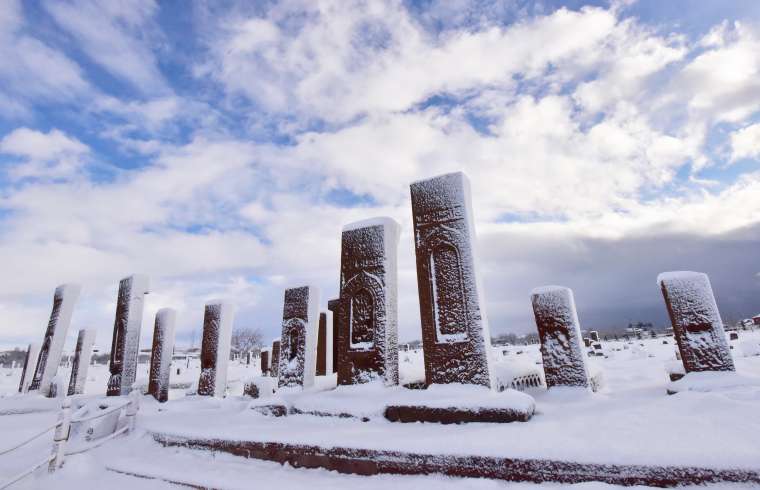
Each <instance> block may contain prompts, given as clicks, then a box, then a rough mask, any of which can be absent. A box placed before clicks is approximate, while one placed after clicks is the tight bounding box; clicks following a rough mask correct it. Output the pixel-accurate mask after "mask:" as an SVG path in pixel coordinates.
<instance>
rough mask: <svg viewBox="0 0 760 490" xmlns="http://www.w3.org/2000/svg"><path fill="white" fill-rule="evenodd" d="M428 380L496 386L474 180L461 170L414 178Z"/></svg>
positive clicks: (415, 225)
mask: <svg viewBox="0 0 760 490" xmlns="http://www.w3.org/2000/svg"><path fill="white" fill-rule="evenodd" d="M411 195H412V217H413V220H414V230H413V231H414V244H415V253H416V259H417V287H418V292H419V302H420V320H421V322H422V342H423V347H424V349H423V350H424V358H425V380H426V382H427V384H433V383H465V384H477V385H484V386H488V387H490V386H492V380H491V376H492V374H491V370H490V366H489V363H490V360H489V355H488V353H489V352H490V349H491V335H490V333H489V328H488V321H487V319H486V315H485V310H484V309H483V308H484V305H485V302H484V301H483V298H482V293H483V288H482V285H481V284H479V280H478V277H477V271H476V267H477V256H476V252H475V243H474V242H475V227H474V220H473V215H472V204H471V197H470V185H469V181H468V179H467V177H465V175H464V174H462V173H461V172H457V173H452V174H446V175H441V176H439V177H435V178H432V179H427V180H422V181H419V182H415V183H413V184H411Z"/></svg>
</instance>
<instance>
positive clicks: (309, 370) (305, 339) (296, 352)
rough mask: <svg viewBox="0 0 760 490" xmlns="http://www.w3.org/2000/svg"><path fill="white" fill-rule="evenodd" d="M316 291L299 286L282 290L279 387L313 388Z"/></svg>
mask: <svg viewBox="0 0 760 490" xmlns="http://www.w3.org/2000/svg"><path fill="white" fill-rule="evenodd" d="M318 322H319V290H318V289H317V288H315V287H314V286H303V287H299V288H292V289H287V290H285V305H284V308H283V314H282V337H281V338H280V369H279V373H278V374H279V386H280V387H281V388H282V387H285V386H302V387H304V388H308V387H310V386H313V385H314V376H315V373H316V367H317V366H316V353H317V352H316V351H317V328H318V325H317V324H318Z"/></svg>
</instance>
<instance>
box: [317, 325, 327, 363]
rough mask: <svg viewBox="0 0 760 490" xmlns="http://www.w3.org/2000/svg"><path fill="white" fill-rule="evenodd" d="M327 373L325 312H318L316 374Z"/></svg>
mask: <svg viewBox="0 0 760 490" xmlns="http://www.w3.org/2000/svg"><path fill="white" fill-rule="evenodd" d="M326 374H327V313H324V312H322V313H320V314H319V329H318V333H317V376H324V375H326Z"/></svg>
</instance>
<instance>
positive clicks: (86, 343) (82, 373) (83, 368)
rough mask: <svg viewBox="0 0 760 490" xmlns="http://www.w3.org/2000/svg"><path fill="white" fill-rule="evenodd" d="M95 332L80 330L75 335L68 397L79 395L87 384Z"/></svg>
mask: <svg viewBox="0 0 760 490" xmlns="http://www.w3.org/2000/svg"><path fill="white" fill-rule="evenodd" d="M95 335H96V332H95V330H85V329H82V330H80V331H79V335H77V346H76V350H75V351H74V362H73V364H72V365H71V379H70V380H69V391H68V395H69V396H71V395H81V394H82V393H84V385H85V383H86V382H87V369H88V368H89V367H90V359H91V357H92V346H93V345H95Z"/></svg>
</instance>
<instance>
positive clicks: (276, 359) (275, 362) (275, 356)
mask: <svg viewBox="0 0 760 490" xmlns="http://www.w3.org/2000/svg"><path fill="white" fill-rule="evenodd" d="M271 363H272V377H273V378H279V377H280V340H279V339H278V340H275V341H273V342H272V360H271Z"/></svg>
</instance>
